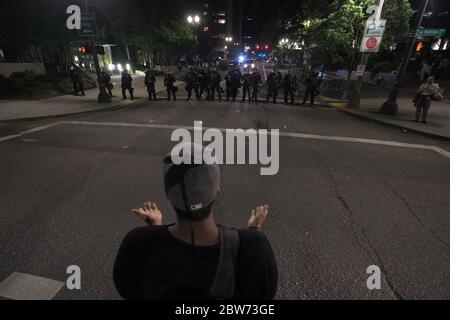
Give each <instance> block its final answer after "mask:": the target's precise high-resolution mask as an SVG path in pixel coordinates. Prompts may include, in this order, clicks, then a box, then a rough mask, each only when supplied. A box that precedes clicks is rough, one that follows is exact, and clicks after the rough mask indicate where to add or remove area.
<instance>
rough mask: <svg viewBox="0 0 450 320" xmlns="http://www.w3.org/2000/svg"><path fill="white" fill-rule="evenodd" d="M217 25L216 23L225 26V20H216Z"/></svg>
mask: <svg viewBox="0 0 450 320" xmlns="http://www.w3.org/2000/svg"><path fill="white" fill-rule="evenodd" d="M217 23H218V24H225V23H227V20H225V19H219V20H217Z"/></svg>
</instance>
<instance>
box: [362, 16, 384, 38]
mask: <svg viewBox="0 0 450 320" xmlns="http://www.w3.org/2000/svg"><path fill="white" fill-rule="evenodd" d="M385 28H386V20H384V19H380V20H367V22H366V28H365V29H364V37H382V36H383V34H384V30H385Z"/></svg>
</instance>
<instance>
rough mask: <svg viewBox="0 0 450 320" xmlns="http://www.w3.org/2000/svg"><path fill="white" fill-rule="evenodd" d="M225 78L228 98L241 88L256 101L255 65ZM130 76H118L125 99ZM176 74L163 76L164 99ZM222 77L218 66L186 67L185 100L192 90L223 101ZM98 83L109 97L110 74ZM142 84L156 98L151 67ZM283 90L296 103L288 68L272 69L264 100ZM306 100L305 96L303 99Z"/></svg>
mask: <svg viewBox="0 0 450 320" xmlns="http://www.w3.org/2000/svg"><path fill="white" fill-rule="evenodd" d="M224 80H225V88H226V89H225V94H226V99H227V101H229V100H232V101H236V98H237V95H238V92H239V89H240V88H242V101H245V100H246V99H248V101H250V102H251V101H255V102H257V101H258V93H259V92H260V91H261V86H262V79H261V75H260V73H259V72H258V70H257V69H256V68H255V69H253V72H252V73H250V69H248V68H247V69H246V71H245V73H244V74H242V73H241V71H240V69H239V68H238V67H236V68H233V69H230V70H229V71H228V73H227V75H226V76H225V78H224ZM132 81H133V79H132V77H131V75H130V74H129V73H128V72H127V71H126V70H124V71H123V72H122V77H121V87H122V96H123V99H126V98H127V97H126V91H128V92H129V93H130V98H131V99H132V100H133V98H134V97H133V91H134V89H133V87H132ZM175 82H176V79H175V76H174V75H173V73H172V72H171V71H167V73H166V75H165V76H164V86H165V87H166V91H167V100H169V101H170V100H171V98H173V99H174V100H176V92H177V89H178V88H177V87H176V86H175ZM221 82H222V77H221V75H220V73H219V72H218V71H217V69H215V68H214V69H209V68H201V69H194V68H193V67H189V70H188V72H187V73H186V76H185V83H186V87H185V89H186V92H187V94H188V97H187V100H188V101H189V100H191V99H192V93H193V92H194V93H195V97H196V98H197V99H198V100H201V99H202V98H203V97H204V96H205V95H206V97H205V98H206V99H207V100H214V99H215V94H216V93H217V97H218V98H219V100H222V93H223V90H222V87H221V85H220V84H221ZM100 84H101V85H102V86H104V87H105V88H106V89H107V90H108V93H109V95H110V96H112V91H111V89H112V83H111V77H110V76H109V74H108V73H107V72H105V71H104V70H103V71H102V73H101V75H100ZM144 84H145V86H146V87H147V93H148V100H149V101H151V100H155V101H156V90H155V84H156V78H155V75H154V73H153V72H151V71H150V70H148V71H146V72H145V79H144ZM281 88H283V89H284V101H285V103H289V102H290V103H292V104H294V102H295V96H296V94H297V79H296V77H295V75H294V74H292V73H291V71H290V70H289V71H288V73H287V74H286V75H285V76H284V78H283V76H282V74H281V72H280V71H277V70H275V69H274V70H272V71H271V72H270V74H269V75H268V77H267V95H266V101H267V102H269V100H270V98H272V101H273V103H277V97H278V92H279V90H280V89H281ZM305 100H306V98H305ZM311 101H312V103H313V94H312V95H311Z"/></svg>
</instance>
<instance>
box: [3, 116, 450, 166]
mask: <svg viewBox="0 0 450 320" xmlns="http://www.w3.org/2000/svg"><path fill="white" fill-rule="evenodd" d="M61 124H68V125H86V126H106V127H129V128H149V129H169V130H175V129H180V128H184V129H187V130H194V127H193V126H179V125H169V124H145V123H128V122H96V121H58V122H54V123H52V124H49V125H45V126H40V127H36V128H32V129H30V130H26V131H23V132H21V133H18V134H15V135H10V136H6V137H3V138H0V142H1V141H6V140H11V139H14V138H17V137H21V136H24V135H26V134H30V133H33V132H37V131H42V130H46V129H48V128H51V127H54V126H57V125H61ZM207 129H211V128H208V127H203V130H207ZM216 129H219V130H220V131H221V132H225V131H226V130H227V128H216ZM269 134H271V133H269ZM279 135H280V136H281V137H290V138H299V139H315V140H326V141H339V142H352V143H364V144H374V145H382V146H388V147H397V148H410V149H420V150H428V151H434V152H436V153H438V154H440V155H441V156H444V157H446V158H448V159H450V152H449V151H446V150H444V149H442V148H440V147H437V146H433V145H425V144H415V143H405V142H397V141H388V140H375V139H364V138H353V137H340V136H325V135H317V134H306V133H295V132H279Z"/></svg>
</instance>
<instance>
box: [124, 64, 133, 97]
mask: <svg viewBox="0 0 450 320" xmlns="http://www.w3.org/2000/svg"><path fill="white" fill-rule="evenodd" d="M132 83H133V78H131V75H130V74H129V73H128V71H127V70H126V69H125V70H123V71H122V78H121V87H122V97H123V99H126V98H127V94H126V90H128V92H129V93H130V99H131V100H133V99H134V97H133V90H134V89H133V86H132Z"/></svg>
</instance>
